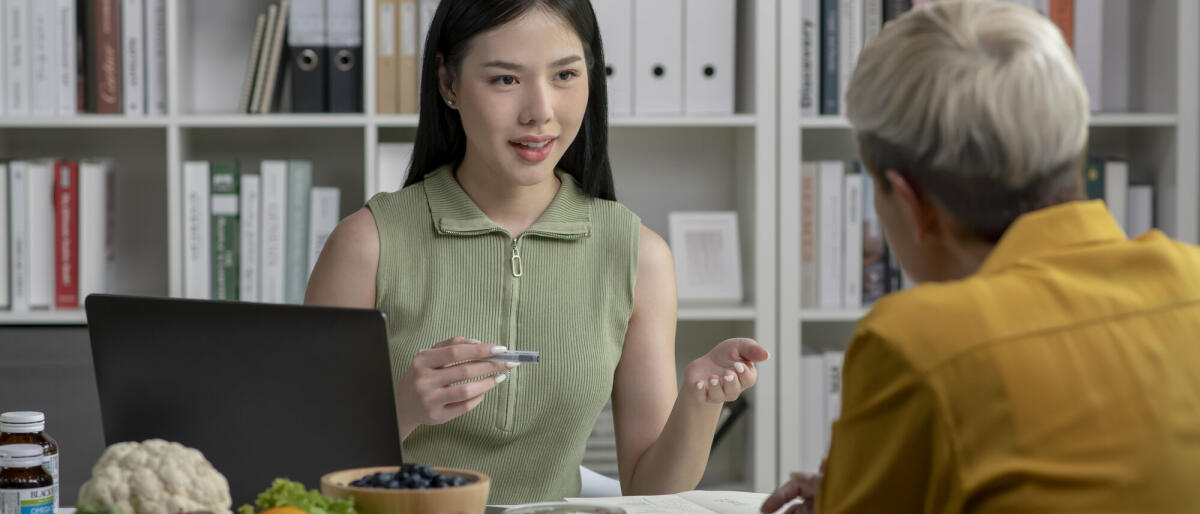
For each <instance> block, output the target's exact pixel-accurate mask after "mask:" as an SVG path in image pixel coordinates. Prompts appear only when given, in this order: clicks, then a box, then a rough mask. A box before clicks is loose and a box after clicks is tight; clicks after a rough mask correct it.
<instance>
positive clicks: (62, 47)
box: [54, 0, 79, 116]
mask: <svg viewBox="0 0 1200 514" xmlns="http://www.w3.org/2000/svg"><path fill="white" fill-rule="evenodd" d="M55 7H56V9H55V20H54V22H55V26H54V30H56V31H57V34H55V37H56V42H55V48H56V49H57V50H58V51H57V52H56V58H55V71H54V74H55V75H54V87H55V90H56V91H55V95H54V96H55V104H56V105H55V112H56V113H57V114H58V115H59V116H73V115H75V114H76V113H77V112H78V111H79V101H78V98H77V96H78V92H79V84H78V83H77V79H78V77H77V74H78V61H79V59H78V56H77V52H76V50H77V45H78V44H79V41H78V38H79V33H78V31H77V30H76V27H77V23H78V21H77V18H78V16H77V15H76V11H75V0H58V3H57V5H56V6H55Z"/></svg>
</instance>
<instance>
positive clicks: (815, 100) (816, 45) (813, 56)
mask: <svg viewBox="0 0 1200 514" xmlns="http://www.w3.org/2000/svg"><path fill="white" fill-rule="evenodd" d="M802 9H803V13H802V14H801V19H800V24H801V26H800V30H801V32H800V38H801V45H802V46H801V49H800V51H801V53H800V115H801V116H803V117H806V118H807V117H814V116H817V115H819V114H820V113H821V108H820V104H821V87H820V86H821V84H820V81H821V76H820V75H821V6H820V5H819V3H818V2H817V0H807V1H805V2H804V3H803V5H802Z"/></svg>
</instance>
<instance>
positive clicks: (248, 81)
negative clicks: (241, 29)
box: [237, 13, 267, 113]
mask: <svg viewBox="0 0 1200 514" xmlns="http://www.w3.org/2000/svg"><path fill="white" fill-rule="evenodd" d="M266 24H267V15H266V13H259V14H258V17H257V18H255V19H254V37H253V39H251V40H250V56H249V58H248V59H247V60H246V76H245V78H243V79H242V96H241V99H240V100H239V101H238V110H237V112H239V113H246V112H249V111H250V100H251V97H252V96H253V94H254V75H255V74H256V73H257V72H258V58H259V54H261V53H262V42H263V33H264V29H265V26H266Z"/></svg>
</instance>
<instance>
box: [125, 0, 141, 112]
mask: <svg viewBox="0 0 1200 514" xmlns="http://www.w3.org/2000/svg"><path fill="white" fill-rule="evenodd" d="M122 1H123V2H125V5H124V6H123V7H122V9H121V33H122V41H123V44H122V45H121V50H122V55H123V58H122V59H121V64H122V67H123V68H124V74H125V77H124V81H123V83H122V86H123V97H124V99H125V114H126V115H132V116H145V115H146V82H145V79H146V77H145V75H146V46H145V44H146V43H145V39H144V35H145V32H144V31H145V24H144V23H143V20H142V18H143V14H144V11H145V7H146V5H145V3H144V1H145V0H122Z"/></svg>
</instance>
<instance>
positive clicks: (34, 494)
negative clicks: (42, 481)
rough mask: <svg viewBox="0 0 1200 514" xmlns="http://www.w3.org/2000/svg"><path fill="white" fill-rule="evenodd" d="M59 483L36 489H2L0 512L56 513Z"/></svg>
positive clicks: (20, 513) (16, 513) (8, 513)
mask: <svg viewBox="0 0 1200 514" xmlns="http://www.w3.org/2000/svg"><path fill="white" fill-rule="evenodd" d="M56 492H58V485H51V486H48V487H38V488H36V489H0V514H54V498H55V496H57V495H56V494H55V493H56Z"/></svg>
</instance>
